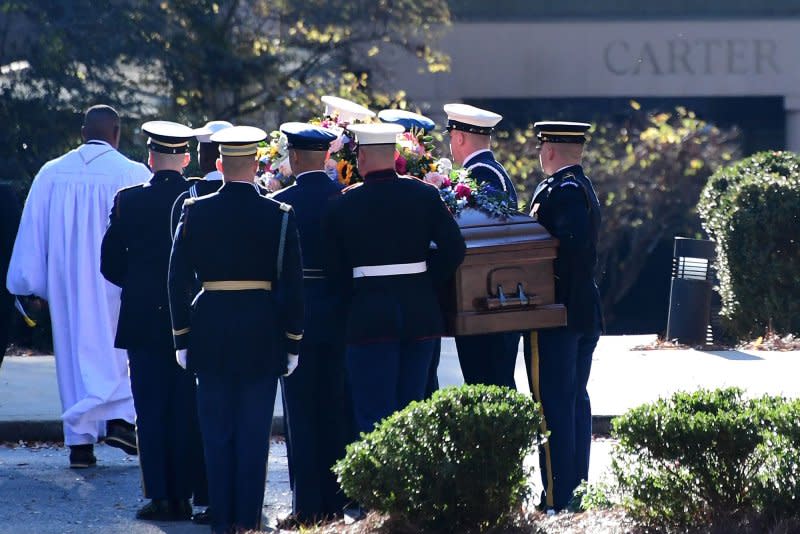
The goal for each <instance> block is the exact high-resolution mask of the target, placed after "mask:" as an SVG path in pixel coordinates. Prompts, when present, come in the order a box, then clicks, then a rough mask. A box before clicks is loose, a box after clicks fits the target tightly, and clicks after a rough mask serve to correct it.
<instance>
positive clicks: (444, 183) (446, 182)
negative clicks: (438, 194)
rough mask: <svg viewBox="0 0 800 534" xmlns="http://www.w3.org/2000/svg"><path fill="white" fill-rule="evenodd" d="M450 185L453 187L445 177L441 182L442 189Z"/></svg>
mask: <svg viewBox="0 0 800 534" xmlns="http://www.w3.org/2000/svg"><path fill="white" fill-rule="evenodd" d="M451 185H453V182H451V181H450V178H448V177H447V176H445V177H444V180H443V181H442V187H450V186H451Z"/></svg>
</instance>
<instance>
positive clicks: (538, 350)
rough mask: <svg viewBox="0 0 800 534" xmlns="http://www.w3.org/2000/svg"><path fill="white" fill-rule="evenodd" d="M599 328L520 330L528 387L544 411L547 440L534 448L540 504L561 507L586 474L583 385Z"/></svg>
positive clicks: (588, 419) (588, 420)
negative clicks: (540, 488)
mask: <svg viewBox="0 0 800 534" xmlns="http://www.w3.org/2000/svg"><path fill="white" fill-rule="evenodd" d="M599 338H600V333H599V331H595V332H590V333H584V332H580V331H578V330H574V329H571V328H569V327H568V326H567V327H561V328H551V329H544V330H538V331H536V330H534V331H532V332H528V333H526V334H525V340H524V341H525V345H524V346H525V364H526V367H527V371H528V380H529V382H530V386H531V392H532V393H533V395H534V398H535V400H536V401H537V402H539V403H541V405H542V409H543V412H544V422H543V423H542V431H549V432H550V437H549V439H548V441H547V442H546V443H545V444H544V445H543V446H542V447H541V448H540V449H539V464H540V467H541V474H542V485H543V486H544V497H543V505H544V507H545V508H548V509H550V508H552V509H555V510H561V509H563V508H565V507H566V506H567V505H568V504H569V502H570V500H571V499H572V493H573V491H574V490H575V488H577V487H578V485H579V484H580V482H581V481H582V480H586V479H588V477H589V450H590V447H591V443H592V407H591V403H590V400H589V393H588V392H587V390H586V385H587V383H588V382H589V372H590V371H591V367H592V353H593V352H594V349H595V347H596V346H597V341H598V340H599Z"/></svg>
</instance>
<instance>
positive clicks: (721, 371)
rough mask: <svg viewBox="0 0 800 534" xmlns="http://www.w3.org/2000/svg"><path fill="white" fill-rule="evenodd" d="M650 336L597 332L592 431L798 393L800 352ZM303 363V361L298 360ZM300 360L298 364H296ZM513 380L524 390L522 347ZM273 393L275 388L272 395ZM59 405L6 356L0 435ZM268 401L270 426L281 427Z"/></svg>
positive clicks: (43, 419) (45, 365)
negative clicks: (678, 395)
mask: <svg viewBox="0 0 800 534" xmlns="http://www.w3.org/2000/svg"><path fill="white" fill-rule="evenodd" d="M654 339H655V336H604V337H602V338H601V339H600V343H599V344H598V347H597V350H596V351H595V355H594V361H593V362H592V374H591V378H590V380H589V394H590V395H591V398H592V408H593V412H594V413H595V414H596V416H595V425H594V426H595V430H596V431H597V432H598V433H605V432H607V430H608V424H609V420H610V418H611V417H613V416H615V415H619V414H622V413H624V412H625V411H626V410H628V409H629V408H632V407H634V406H637V405H639V404H642V403H644V402H648V401H652V400H655V399H657V398H658V397H659V396H665V395H669V394H670V393H672V392H674V391H678V390H692V389H697V388H698V387H706V388H715V387H722V386H739V387H742V388H744V389H745V390H747V392H748V393H749V394H751V395H760V394H763V393H771V394H784V395H787V396H792V397H796V396H800V382H798V381H797V379H796V377H797V376H799V375H800V352H798V351H794V352H767V351H736V350H731V351H715V352H700V351H696V350H692V349H681V350H674V349H669V350H667V349H665V350H631V349H633V348H634V347H637V346H641V345H646V344H648V343H650V342H652V341H653V340H654ZM301 362H302V359H301ZM301 365H302V363H301ZM515 378H516V382H517V387H518V389H519V390H520V391H524V392H529V388H528V384H527V379H526V374H525V365H524V361H523V357H522V345H521V344H520V352H519V356H518V359H517V367H516V373H515ZM439 381H440V383H441V385H442V387H445V386H457V385H461V384H463V377H462V375H461V369H460V368H459V365H458V358H457V356H456V349H455V343H454V342H453V340H452V339H451V338H446V339H444V340H443V342H442V361H441V364H440V366H439ZM279 395H280V393H279ZM60 413H61V403H60V401H59V396H58V385H57V382H56V378H55V361H54V359H53V357H52V356H24V357H13V356H11V357H6V359H5V360H4V361H3V365H2V367H0V441H19V440H24V441H60V440H61V439H62V435H61V422H60ZM282 417H283V410H282V406H281V403H280V402H276V403H275V417H274V418H273V430H274V432H276V433H279V432H280V431H281V430H282Z"/></svg>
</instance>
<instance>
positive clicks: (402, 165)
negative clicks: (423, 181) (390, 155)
mask: <svg viewBox="0 0 800 534" xmlns="http://www.w3.org/2000/svg"><path fill="white" fill-rule="evenodd" d="M407 165H408V162H407V161H406V158H404V157H403V155H402V154H401V153H399V152H395V153H394V168H395V170H396V171H397V174H405V173H406V172H407V170H408V167H407Z"/></svg>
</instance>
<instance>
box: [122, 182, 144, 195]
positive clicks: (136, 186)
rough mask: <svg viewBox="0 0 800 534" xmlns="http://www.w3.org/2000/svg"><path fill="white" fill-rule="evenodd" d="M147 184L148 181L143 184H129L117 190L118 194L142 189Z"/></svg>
mask: <svg viewBox="0 0 800 534" xmlns="http://www.w3.org/2000/svg"><path fill="white" fill-rule="evenodd" d="M146 184H147V182H143V183H141V184H134V185H129V186H127V187H123V188H122V189H120V190H119V191H117V194H120V193H124V192H126V191H133V190H134V189H142V188H143V187H144V186H145V185H146Z"/></svg>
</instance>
